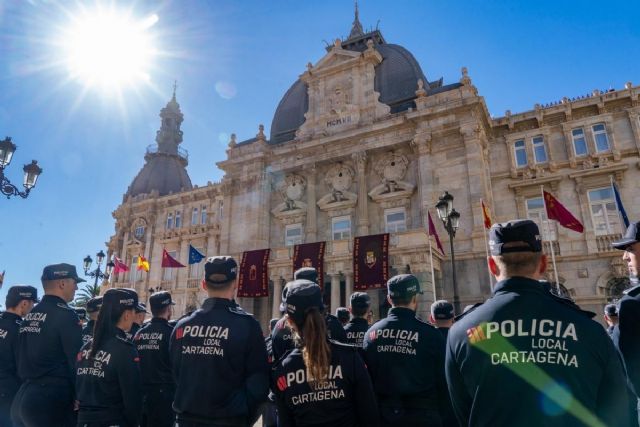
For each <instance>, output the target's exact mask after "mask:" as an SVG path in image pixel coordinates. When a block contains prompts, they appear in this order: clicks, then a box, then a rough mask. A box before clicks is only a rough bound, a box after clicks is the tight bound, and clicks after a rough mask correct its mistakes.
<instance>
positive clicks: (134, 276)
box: [129, 256, 142, 283]
mask: <svg viewBox="0 0 640 427" xmlns="http://www.w3.org/2000/svg"><path fill="white" fill-rule="evenodd" d="M140 279H142V270H138V257H137V256H134V257H133V258H131V267H129V281H130V282H131V283H133V282H135V281H137V280H140Z"/></svg>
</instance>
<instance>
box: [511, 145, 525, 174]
mask: <svg viewBox="0 0 640 427" xmlns="http://www.w3.org/2000/svg"><path fill="white" fill-rule="evenodd" d="M513 154H514V155H515V158H516V166H517V167H519V168H522V167H525V166H527V149H526V147H525V146H524V140H522V139H521V140H520V141H516V142H515V144H513Z"/></svg>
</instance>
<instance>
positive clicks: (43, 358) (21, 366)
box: [18, 295, 82, 386]
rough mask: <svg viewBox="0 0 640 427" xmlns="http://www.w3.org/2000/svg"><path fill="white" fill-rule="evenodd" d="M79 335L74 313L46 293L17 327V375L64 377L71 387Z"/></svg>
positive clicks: (34, 377)
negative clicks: (18, 330)
mask: <svg viewBox="0 0 640 427" xmlns="http://www.w3.org/2000/svg"><path fill="white" fill-rule="evenodd" d="M81 334H82V327H81V324H80V319H78V315H77V314H76V312H75V311H73V309H72V308H70V307H69V306H68V305H67V303H65V302H64V300H63V299H62V298H58V297H56V296H53V295H45V296H44V297H42V301H41V302H40V303H39V304H37V305H36V306H35V307H34V308H33V310H31V312H29V314H27V315H26V316H25V317H24V320H23V321H22V325H21V326H20V339H19V340H20V343H19V350H18V351H19V355H20V358H19V359H18V376H19V377H20V378H22V379H23V380H27V379H37V378H43V377H56V378H66V379H68V380H69V384H70V385H71V386H73V384H74V383H75V364H76V355H77V354H78V351H79V350H80V347H81V346H82V337H81Z"/></svg>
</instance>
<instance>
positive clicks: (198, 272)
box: [189, 247, 205, 279]
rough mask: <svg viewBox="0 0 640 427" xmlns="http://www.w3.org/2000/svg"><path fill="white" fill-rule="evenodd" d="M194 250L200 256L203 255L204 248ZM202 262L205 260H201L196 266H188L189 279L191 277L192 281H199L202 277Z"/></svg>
mask: <svg viewBox="0 0 640 427" xmlns="http://www.w3.org/2000/svg"><path fill="white" fill-rule="evenodd" d="M196 250H197V251H198V252H200V253H201V254H204V248H202V247H196ZM204 262H205V260H204V259H202V260H200V262H198V263H196V264H190V265H189V277H191V278H192V279H201V278H202V277H204Z"/></svg>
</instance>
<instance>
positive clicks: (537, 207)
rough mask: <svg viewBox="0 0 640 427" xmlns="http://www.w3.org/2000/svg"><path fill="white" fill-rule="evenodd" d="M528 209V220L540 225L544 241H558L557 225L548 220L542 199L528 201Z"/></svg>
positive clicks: (536, 198)
mask: <svg viewBox="0 0 640 427" xmlns="http://www.w3.org/2000/svg"><path fill="white" fill-rule="evenodd" d="M526 207H527V218H528V219H530V220H532V221H533V222H535V223H536V224H537V225H538V229H539V230H540V233H541V234H542V240H545V241H550V240H557V236H556V226H555V223H554V222H553V221H549V220H548V219H547V211H546V210H545V208H544V201H543V200H542V197H535V198H532V199H527V201H526Z"/></svg>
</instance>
